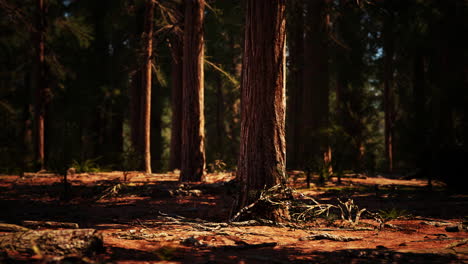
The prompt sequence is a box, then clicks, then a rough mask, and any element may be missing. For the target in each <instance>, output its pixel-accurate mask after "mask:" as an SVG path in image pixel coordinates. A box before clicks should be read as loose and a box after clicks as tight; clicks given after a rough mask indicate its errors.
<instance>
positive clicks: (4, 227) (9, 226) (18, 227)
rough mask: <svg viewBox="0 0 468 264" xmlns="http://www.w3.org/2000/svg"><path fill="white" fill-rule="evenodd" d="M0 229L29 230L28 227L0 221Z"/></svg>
mask: <svg viewBox="0 0 468 264" xmlns="http://www.w3.org/2000/svg"><path fill="white" fill-rule="evenodd" d="M0 231H2V232H20V231H23V232H25V231H29V228H26V227H23V226H19V225H13V224H3V223H0Z"/></svg>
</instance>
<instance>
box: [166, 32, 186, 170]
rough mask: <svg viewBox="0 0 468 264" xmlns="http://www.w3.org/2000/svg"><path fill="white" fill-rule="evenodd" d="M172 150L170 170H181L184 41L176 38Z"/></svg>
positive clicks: (173, 75) (173, 45) (173, 56)
mask: <svg viewBox="0 0 468 264" xmlns="http://www.w3.org/2000/svg"><path fill="white" fill-rule="evenodd" d="M171 49H172V66H171V67H172V68H171V69H172V73H171V79H172V81H171V104H172V105H171V108H172V121H171V150H170V161H169V169H170V170H174V169H180V162H181V149H182V89H183V87H182V56H183V46H182V41H181V40H180V39H179V38H178V37H177V36H175V37H174V38H173V39H172V41H171Z"/></svg>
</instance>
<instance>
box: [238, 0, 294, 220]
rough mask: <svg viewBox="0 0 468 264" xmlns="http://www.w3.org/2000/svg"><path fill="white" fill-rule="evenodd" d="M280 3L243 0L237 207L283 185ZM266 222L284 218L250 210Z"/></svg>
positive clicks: (283, 213) (279, 212)
mask: <svg viewBox="0 0 468 264" xmlns="http://www.w3.org/2000/svg"><path fill="white" fill-rule="evenodd" d="M285 4H286V1H285V0H268V1H267V0H261V1H259V0H248V1H247V13H246V24H245V40H244V41H245V42H244V58H243V69H242V83H241V140H240V142H241V146H240V155H239V162H238V171H237V177H238V179H239V180H240V182H241V184H242V187H241V194H240V197H239V205H238V208H239V209H240V208H242V207H244V206H246V205H249V204H250V203H252V202H254V201H255V200H257V199H258V198H259V196H260V193H261V191H262V190H263V189H269V188H271V187H273V186H275V185H278V184H280V185H283V184H285V181H286V143H285V106H286V101H285V100H286V98H285V84H284V82H285V39H286V34H285V33H286V32H285V26H286V25H285V24H286V23H285ZM255 213H256V214H259V215H261V216H262V217H264V218H270V219H272V220H278V221H279V220H282V219H283V218H285V217H288V212H287V210H284V208H281V209H280V208H275V207H273V206H266V207H262V208H261V210H255Z"/></svg>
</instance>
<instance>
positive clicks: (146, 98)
mask: <svg viewBox="0 0 468 264" xmlns="http://www.w3.org/2000/svg"><path fill="white" fill-rule="evenodd" d="M153 24H154V2H153V0H147V2H146V14H145V25H144V34H143V40H144V45H145V48H144V54H143V69H142V82H141V85H142V87H141V89H142V100H141V103H142V108H141V121H142V123H141V127H142V132H143V135H142V138H143V144H142V147H143V161H144V170H145V172H146V173H151V77H152V67H151V66H152V53H153Z"/></svg>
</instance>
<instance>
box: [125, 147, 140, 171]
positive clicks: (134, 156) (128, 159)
mask: <svg viewBox="0 0 468 264" xmlns="http://www.w3.org/2000/svg"><path fill="white" fill-rule="evenodd" d="M142 163H143V158H142V157H141V155H140V154H139V153H138V152H136V151H135V150H133V149H132V148H129V149H127V150H124V152H123V153H122V168H121V169H122V170H124V171H133V170H139V169H140V168H141V165H142Z"/></svg>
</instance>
